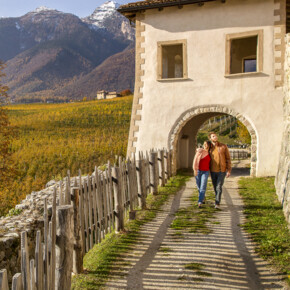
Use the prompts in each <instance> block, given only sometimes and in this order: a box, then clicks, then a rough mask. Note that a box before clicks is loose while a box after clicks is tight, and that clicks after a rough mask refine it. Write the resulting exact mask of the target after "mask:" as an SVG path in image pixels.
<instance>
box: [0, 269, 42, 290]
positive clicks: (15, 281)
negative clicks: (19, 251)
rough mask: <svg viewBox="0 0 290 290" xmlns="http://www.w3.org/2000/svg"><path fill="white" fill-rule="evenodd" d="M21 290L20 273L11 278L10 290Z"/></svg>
mask: <svg viewBox="0 0 290 290" xmlns="http://www.w3.org/2000/svg"><path fill="white" fill-rule="evenodd" d="M0 289H1V290H3V288H1V282H0ZM7 289H8V288H7ZM22 289H23V287H22V277H21V273H17V274H15V275H14V276H13V278H12V288H11V290H22ZM38 289H43V288H37V290H38Z"/></svg>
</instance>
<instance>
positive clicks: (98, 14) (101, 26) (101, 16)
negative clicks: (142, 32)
mask: <svg viewBox="0 0 290 290" xmlns="http://www.w3.org/2000/svg"><path fill="white" fill-rule="evenodd" d="M119 7H120V4H118V3H116V2H114V1H107V2H105V3H104V4H103V5H101V6H100V7H98V8H96V9H95V11H94V12H93V13H92V14H91V15H90V16H88V17H85V18H83V19H82V20H83V21H84V22H85V23H88V24H90V25H91V27H92V28H94V29H97V30H100V31H103V32H105V33H111V35H113V37H117V38H125V39H129V40H133V39H134V35H135V32H134V29H133V28H132V27H131V26H130V22H129V21H128V19H127V18H125V17H124V16H123V15H121V14H120V13H119V12H117V9H118V8H119Z"/></svg>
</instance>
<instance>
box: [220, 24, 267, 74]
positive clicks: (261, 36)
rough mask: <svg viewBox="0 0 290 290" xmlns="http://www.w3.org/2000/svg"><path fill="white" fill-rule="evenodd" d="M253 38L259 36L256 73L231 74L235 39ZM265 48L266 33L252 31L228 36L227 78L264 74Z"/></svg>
mask: <svg viewBox="0 0 290 290" xmlns="http://www.w3.org/2000/svg"><path fill="white" fill-rule="evenodd" d="M252 36H257V39H258V45H257V65H256V67H257V71H255V72H242V73H235V74H233V73H231V41H232V40H233V39H241V38H248V37H252ZM263 46H264V31H263V30H262V29H260V30H251V31H245V32H238V33H230V34H227V35H226V62H225V65H226V66H225V76H237V75H248V74H257V73H261V72H263Z"/></svg>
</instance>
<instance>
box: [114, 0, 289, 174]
mask: <svg viewBox="0 0 290 290" xmlns="http://www.w3.org/2000/svg"><path fill="white" fill-rule="evenodd" d="M118 10H119V12H121V13H122V14H123V15H125V16H126V17H127V18H128V19H130V21H131V22H133V23H135V27H136V46H135V49H136V70H135V90H134V100H133V109H132V117H131V125H130V134H129V142H128V152H127V154H128V155H129V154H132V153H135V152H138V151H144V150H149V149H151V148H163V147H166V148H168V149H172V150H173V153H174V162H175V163H174V166H175V168H179V167H183V164H182V163H183V161H184V160H185V161H186V162H185V163H187V164H185V165H187V166H188V167H189V166H191V164H190V163H191V161H192V159H193V154H194V152H195V145H196V144H195V136H196V134H197V130H198V129H199V128H200V126H201V125H202V123H203V122H204V121H206V120H207V119H209V118H210V117H213V116H218V115H220V114H229V115H232V116H234V117H236V118H237V119H239V120H240V121H241V122H242V123H243V124H244V125H245V126H246V127H247V128H248V131H249V132H250V134H251V137H252V160H251V166H252V175H256V176H273V175H275V174H276V172H277V169H278V162H279V153H280V144H281V140H282V135H283V82H284V55H285V37H284V36H285V32H286V1H285V0H275V1H273V0H263V1H261V0H227V1H220V0H219V1H218V0H187V1H180V0H173V1H172V0H164V1H156V0H148V1H140V2H135V3H129V4H126V5H123V6H121V7H120V8H119V9H118ZM185 138H188V141H187V143H186V142H183V141H184V139H185ZM182 143H186V146H183V145H182ZM182 159H184V160H182ZM185 167H186V166H185Z"/></svg>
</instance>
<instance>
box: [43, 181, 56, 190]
mask: <svg viewBox="0 0 290 290" xmlns="http://www.w3.org/2000/svg"><path fill="white" fill-rule="evenodd" d="M55 184H56V181H55V180H50V181H49V182H48V183H47V184H46V185H45V187H46V188H47V187H50V186H53V185H55Z"/></svg>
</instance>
